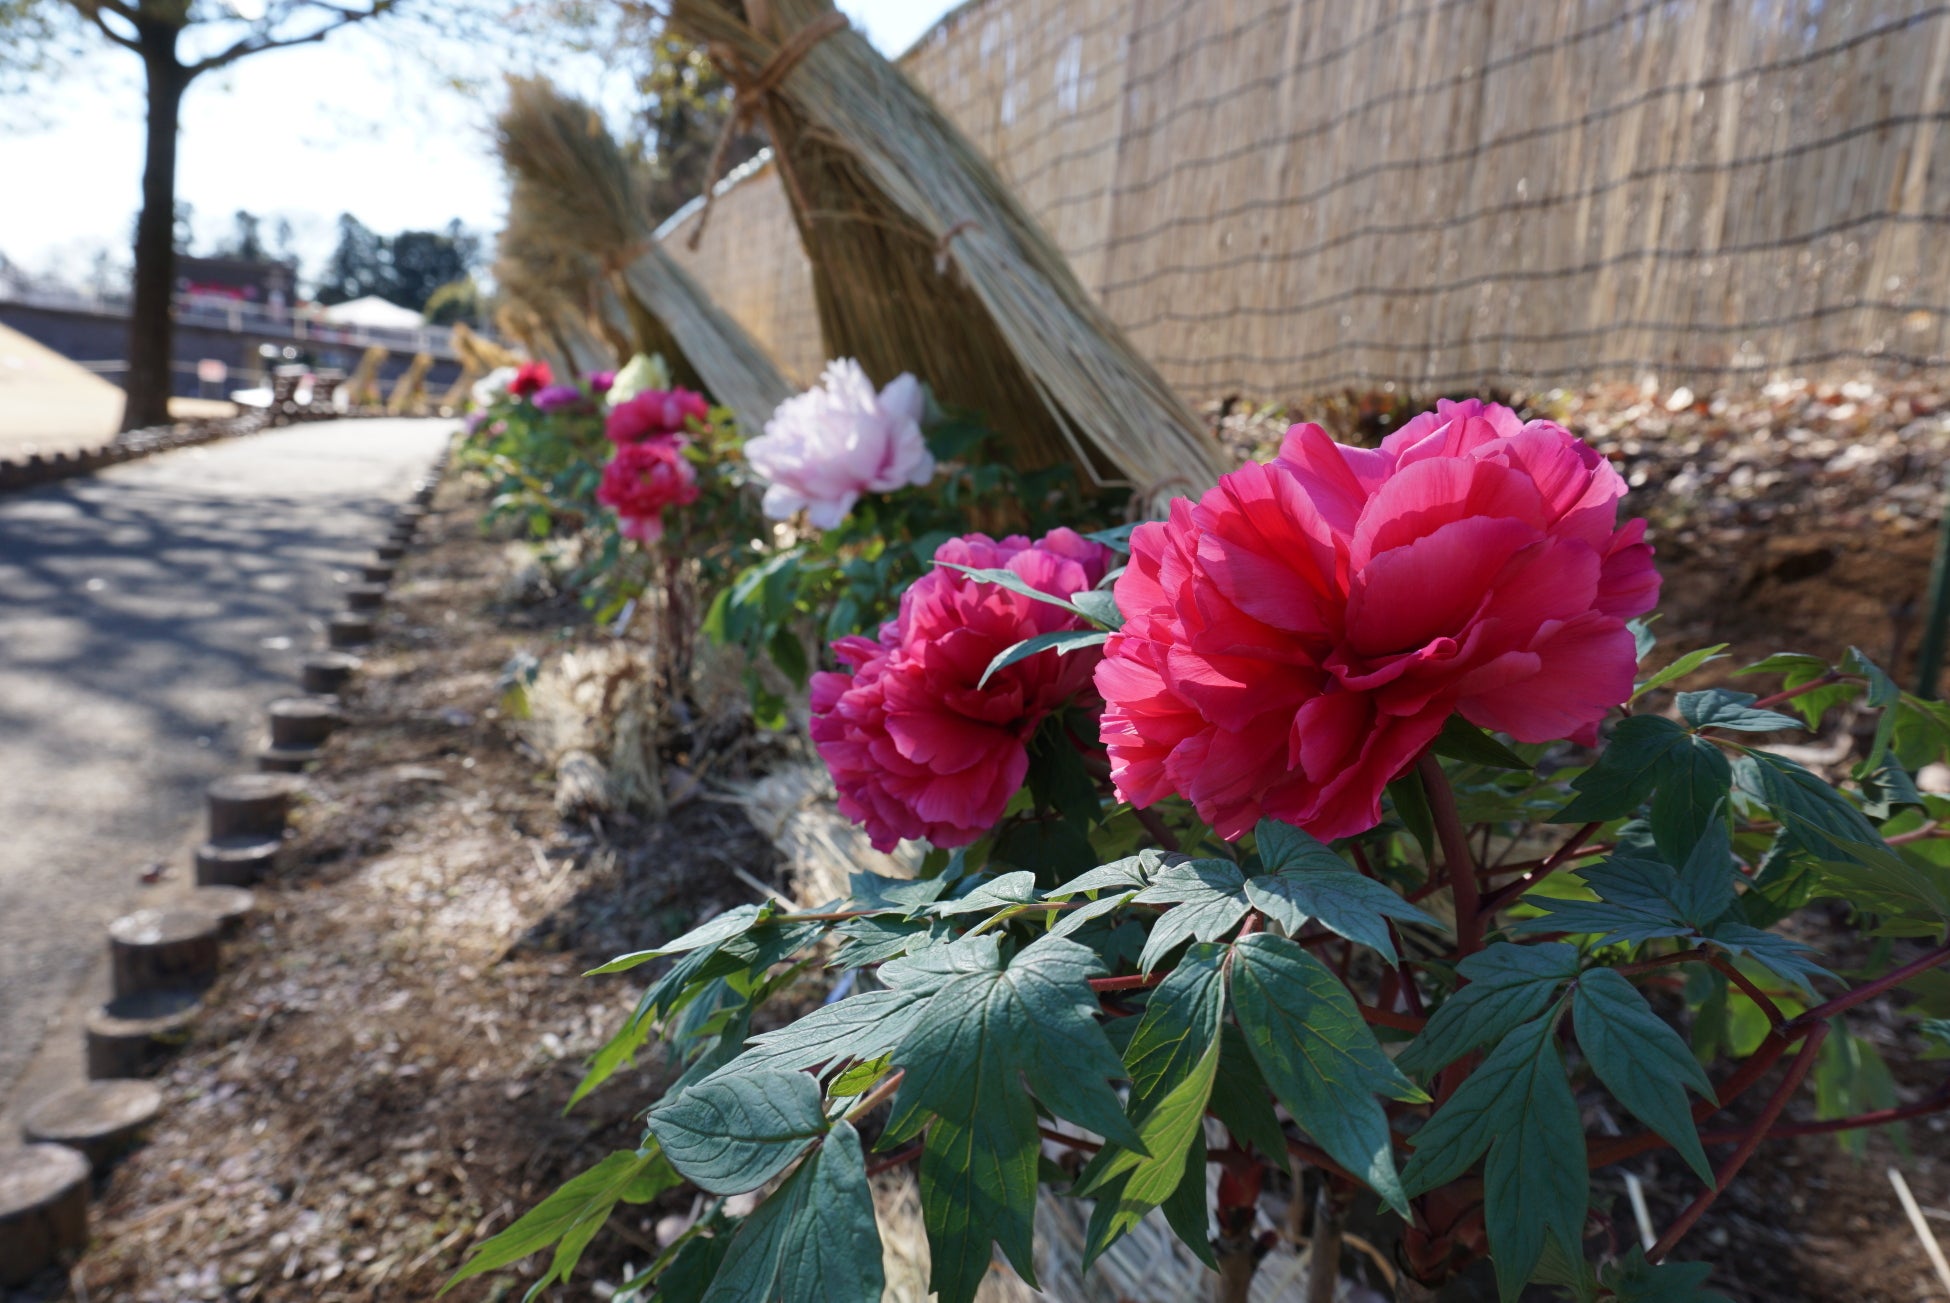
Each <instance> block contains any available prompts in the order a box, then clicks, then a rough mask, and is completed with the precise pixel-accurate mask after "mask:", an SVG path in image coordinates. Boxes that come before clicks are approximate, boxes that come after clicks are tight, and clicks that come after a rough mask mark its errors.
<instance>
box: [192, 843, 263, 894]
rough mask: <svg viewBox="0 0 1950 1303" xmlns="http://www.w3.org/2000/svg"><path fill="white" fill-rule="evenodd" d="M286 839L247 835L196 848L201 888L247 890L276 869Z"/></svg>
mask: <svg viewBox="0 0 1950 1303" xmlns="http://www.w3.org/2000/svg"><path fill="white" fill-rule="evenodd" d="M283 846H284V838H283V837H279V836H272V837H267V836H264V835H263V834H261V833H246V834H244V835H242V836H238V837H213V838H211V839H210V840H209V841H207V842H204V843H203V844H202V845H201V846H199V847H197V848H196V883H197V885H198V886H199V887H248V886H250V885H252V884H253V883H255V882H258V881H259V880H261V879H262V878H263V877H264V876H265V875H266V874H268V873H270V872H271V870H272V869H273V868H274V867H276V865H277V859H278V851H279V850H280V849H281V848H282V847H283Z"/></svg>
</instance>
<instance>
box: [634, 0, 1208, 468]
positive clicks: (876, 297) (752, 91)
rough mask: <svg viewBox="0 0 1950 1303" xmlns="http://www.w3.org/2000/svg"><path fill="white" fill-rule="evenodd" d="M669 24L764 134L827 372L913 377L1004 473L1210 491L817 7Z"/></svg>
mask: <svg viewBox="0 0 1950 1303" xmlns="http://www.w3.org/2000/svg"><path fill="white" fill-rule="evenodd" d="M670 21H671V24H672V25H673V27H675V28H677V29H678V30H680V31H682V32H683V33H684V34H685V35H687V36H690V37H692V38H694V39H696V40H699V41H701V42H703V43H704V44H705V45H706V46H707V47H708V48H709V49H710V51H711V53H712V57H713V58H714V59H715V60H716V61H717V63H718V65H719V67H720V69H721V70H722V71H723V72H724V74H725V76H726V78H727V79H728V80H729V81H730V82H731V83H732V85H733V86H735V87H737V88H738V89H739V93H740V95H741V96H742V97H743V99H744V103H743V106H742V107H744V108H745V109H746V110H747V111H750V110H751V109H752V108H753V106H754V105H755V106H756V109H757V111H759V112H762V114H763V116H764V118H765V121H766V124H767V126H768V127H769V128H770V131H771V135H772V139H773V144H774V146H775V148H776V150H777V156H778V163H779V167H780V175H781V177H782V178H783V179H784V180H785V182H786V189H787V191H788V193H789V195H790V197H791V201H792V207H793V212H794V216H795V217H796V219H797V220H798V224H799V231H800V235H801V237H802V238H803V240H804V241H805V245H806V251H807V253H808V255H809V256H810V258H811V260H812V263H813V268H814V271H813V289H814V294H815V297H816V298H817V300H818V303H819V314H820V323H821V326H822V328H823V330H824V332H825V335H826V344H827V348H828V351H829V352H833V353H843V354H851V355H853V356H855V357H858V358H859V359H860V361H861V364H862V365H863V366H865V367H866V369H867V370H868V371H869V372H870V373H871V374H873V375H874V376H876V377H877V378H880V379H885V378H887V377H889V376H891V375H893V374H894V373H895V372H898V371H903V370H912V371H914V372H916V373H917V374H919V375H920V376H921V377H922V378H923V379H925V380H927V381H928V382H929V383H930V384H931V385H932V386H933V387H934V389H935V391H936V392H937V393H938V394H939V395H940V396H941V397H942V398H943V400H944V401H946V402H948V403H950V404H954V405H958V406H967V407H972V408H975V409H977V410H980V411H982V412H984V413H985V414H986V415H987V416H988V418H989V420H990V421H991V423H992V424H993V425H995V427H996V428H997V429H998V430H999V431H1001V432H1002V434H1003V436H1004V438H1005V439H1007V440H1008V441H1009V444H1010V452H1011V454H1012V456H1013V458H1014V459H1015V460H1016V461H1017V462H1018V463H1019V464H1023V465H1047V464H1050V463H1053V462H1056V461H1059V460H1061V459H1063V458H1064V457H1065V456H1068V457H1069V458H1071V459H1073V460H1074V461H1075V462H1076V463H1077V464H1078V465H1079V466H1080V467H1082V468H1083V469H1084V470H1085V471H1086V472H1087V473H1089V474H1090V475H1091V476H1092V478H1094V479H1097V480H1098V481H1100V482H1111V481H1121V482H1124V483H1129V484H1131V485H1133V486H1135V487H1137V488H1139V489H1140V490H1142V491H1144V493H1145V495H1146V496H1147V497H1149V496H1152V495H1154V494H1155V493H1156V492H1158V491H1160V490H1162V489H1164V488H1166V487H1167V486H1168V487H1170V488H1173V489H1176V490H1178V491H1184V490H1186V489H1202V488H1204V487H1206V486H1207V485H1209V484H1210V483H1211V482H1212V481H1213V480H1215V479H1216V478H1217V477H1218V475H1219V473H1220V471H1221V469H1222V467H1221V464H1220V460H1219V457H1218V451H1217V449H1216V447H1215V446H1214V445H1213V442H1212V440H1211V439H1210V438H1209V437H1208V436H1207V435H1206V434H1205V432H1204V430H1203V428H1202V426H1201V424H1200V422H1199V420H1198V418H1197V417H1196V416H1195V415H1193V413H1192V412H1191V410H1190V409H1189V408H1188V407H1186V406H1185V404H1184V402H1183V401H1182V400H1181V399H1179V398H1178V396H1177V395H1176V394H1174V393H1173V392H1172V390H1171V389H1170V387H1169V386H1167V385H1166V384H1165V382H1164V381H1163V379H1162V378H1160V377H1159V376H1158V374H1157V373H1156V372H1155V371H1154V370H1153V369H1152V368H1151V366H1150V364H1149V363H1147V362H1146V361H1144V359H1143V358H1141V357H1140V356H1139V355H1138V354H1137V352H1136V351H1135V350H1134V349H1133V348H1132V347H1131V345H1130V343H1129V342H1128V341H1127V340H1126V339H1125V338H1124V335H1123V333H1122V332H1121V331H1120V330H1119V329H1118V327H1117V326H1116V325H1115V324H1113V323H1112V322H1111V320H1110V318H1109V317H1108V316H1106V315H1105V314H1104V312H1103V310H1102V309H1101V308H1099V307H1098V306H1097V304H1096V303H1095V302H1094V301H1093V300H1092V299H1091V298H1090V295H1089V294H1088V292H1087V291H1085V290H1084V288H1083V286H1082V284H1081V283H1079V282H1078V280H1077V278H1076V276H1075V274H1074V273H1073V272H1072V271H1071V269H1070V266H1069V264H1068V263H1067V262H1066V261H1065V260H1064V258H1063V255H1062V254H1061V253H1060V252H1059V251H1058V250H1057V248H1056V246H1055V245H1054V244H1053V243H1052V242H1051V241H1050V239H1049V237H1048V236H1047V235H1046V234H1044V232H1043V230H1042V228H1041V227H1039V226H1038V225H1037V224H1036V222H1035V220H1034V219H1033V218H1032V217H1030V215H1029V213H1028V211H1027V210H1026V209H1025V208H1024V207H1023V206H1022V204H1021V203H1020V202H1019V201H1018V200H1017V199H1016V197H1015V196H1014V194H1013V193H1011V191H1010V190H1009V188H1008V186H1007V185H1005V184H1004V183H1003V181H1002V179H1001V178H1000V177H999V176H998V175H997V174H996V172H995V170H994V169H993V168H992V167H991V166H990V165H989V163H988V161H987V160H986V159H985V158H983V157H982V155H981V154H980V153H979V152H978V151H977V150H976V149H975V147H974V146H973V145H972V144H970V143H969V141H968V139H967V138H966V137H965V136H963V135H962V133H961V131H960V129H958V128H957V127H956V126H955V125H954V124H953V123H952V122H951V121H949V119H948V118H947V117H946V116H945V115H944V114H943V113H942V112H941V111H940V110H939V109H938V108H936V107H935V105H934V103H933V102H932V101H931V100H929V99H928V98H927V96H925V95H924V94H922V93H921V92H920V91H919V90H918V89H916V88H915V87H914V85H913V84H912V83H911V82H909V81H908V80H907V79H906V78H905V77H904V76H902V75H901V73H900V72H899V71H898V70H897V69H896V68H894V66H893V65H892V64H890V63H888V62H887V61H886V60H885V59H883V58H882V57H881V56H880V55H879V54H878V53H877V52H876V51H875V50H874V48H873V47H872V46H871V45H869V44H868V43H867V41H866V39H865V38H864V37H862V36H860V35H859V34H858V33H856V32H853V31H851V30H849V29H847V28H846V27H845V24H844V22H843V20H840V19H839V18H838V16H837V15H836V13H835V11H834V9H833V6H832V4H831V3H830V2H829V0H769V2H768V3H765V4H763V5H761V4H759V3H758V2H757V0H752V2H751V3H749V4H743V3H740V2H739V0H672V5H671V16H670ZM951 264H952V266H953V267H954V268H957V269H959V272H960V275H959V276H951V275H949V274H947V272H948V269H949V267H950V265H951Z"/></svg>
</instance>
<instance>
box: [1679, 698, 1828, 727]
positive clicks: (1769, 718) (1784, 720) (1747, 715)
mask: <svg viewBox="0 0 1950 1303" xmlns="http://www.w3.org/2000/svg"><path fill="white" fill-rule="evenodd" d="M1678 701H1679V714H1680V717H1681V718H1683V719H1684V720H1685V721H1686V722H1687V723H1688V724H1691V725H1692V726H1693V727H1694V728H1723V729H1728V730H1730V731H1732V732H1736V733H1778V732H1781V731H1782V730H1784V729H1797V730H1798V729H1800V727H1801V721H1800V720H1798V719H1796V718H1795V717H1794V716H1792V715H1783V714H1781V713H1780V712H1779V711H1774V710H1759V709H1756V708H1755V706H1754V701H1755V697H1754V694H1753V693H1751V692H1734V691H1732V690H1731V689H1728V688H1708V689H1707V690H1706V691H1704V692H1682V693H1680V694H1679V698H1678Z"/></svg>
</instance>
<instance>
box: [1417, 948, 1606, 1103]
mask: <svg viewBox="0 0 1950 1303" xmlns="http://www.w3.org/2000/svg"><path fill="white" fill-rule="evenodd" d="M1456 971H1457V973H1459V974H1460V975H1462V976H1463V977H1465V978H1467V979H1469V985H1467V986H1463V987H1460V988H1458V989H1457V991H1456V993H1455V994H1454V995H1451V996H1450V997H1449V998H1448V999H1447V1000H1444V1001H1443V1002H1442V1004H1441V1006H1440V1007H1439V1008H1437V1009H1436V1011H1435V1013H1433V1014H1432V1015H1430V1017H1429V1021H1428V1025H1427V1026H1425V1027H1424V1028H1422V1031H1421V1034H1420V1035H1418V1036H1416V1038H1415V1039H1414V1040H1413V1041H1410V1042H1409V1044H1408V1047H1407V1048H1406V1049H1404V1050H1403V1051H1402V1052H1401V1053H1400V1054H1399V1055H1397V1056H1396V1058H1395V1066H1396V1067H1398V1068H1400V1069H1401V1070H1402V1071H1404V1072H1409V1073H1413V1074H1415V1075H1416V1076H1418V1077H1428V1076H1430V1075H1432V1074H1433V1073H1435V1072H1438V1071H1440V1070H1441V1069H1443V1068H1446V1067H1448V1066H1449V1065H1450V1064H1451V1063H1453V1062H1455V1061H1456V1060H1457V1059H1459V1058H1461V1057H1462V1056H1463V1055H1465V1054H1467V1053H1469V1052H1470V1051H1471V1050H1477V1049H1481V1048H1482V1047H1483V1046H1485V1045H1492V1044H1495V1043H1497V1042H1499V1041H1501V1040H1502V1039H1503V1038H1504V1037H1505V1036H1507V1035H1509V1034H1510V1032H1512V1031H1513V1030H1515V1029H1516V1028H1517V1027H1520V1026H1522V1025H1523V1024H1524V1023H1527V1022H1529V1021H1530V1020H1531V1019H1532V1018H1535V1017H1536V1016H1537V1015H1538V1014H1540V1013H1542V1012H1543V1011H1544V1008H1545V1006H1546V1005H1548V1004H1549V1003H1550V1002H1551V999H1552V997H1553V996H1555V995H1556V994H1557V989H1558V988H1559V987H1560V986H1562V985H1564V983H1566V982H1568V981H1571V980H1572V979H1573V978H1575V977H1577V975H1578V950H1577V947H1576V946H1572V945H1566V944H1565V943H1564V942H1562V941H1547V942H1545V943H1543V944H1541V945H1522V946H1519V945H1511V944H1509V943H1508V942H1502V941H1499V942H1497V943H1495V944H1494V945H1490V946H1486V947H1485V948H1483V949H1482V950H1479V951H1477V952H1476V953H1475V954H1473V955H1471V956H1469V957H1468V958H1467V959H1465V960H1463V961H1462V962H1461V963H1460V964H1458V965H1456Z"/></svg>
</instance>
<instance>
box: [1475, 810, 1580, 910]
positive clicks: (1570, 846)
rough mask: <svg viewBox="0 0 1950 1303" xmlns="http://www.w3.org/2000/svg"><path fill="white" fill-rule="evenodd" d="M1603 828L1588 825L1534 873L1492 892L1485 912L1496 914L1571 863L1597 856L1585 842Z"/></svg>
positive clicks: (1484, 904) (1484, 906)
mask: <svg viewBox="0 0 1950 1303" xmlns="http://www.w3.org/2000/svg"><path fill="white" fill-rule="evenodd" d="M1603 826H1604V825H1603V824H1601V823H1588V824H1586V825H1585V826H1584V827H1582V828H1580V829H1578V830H1577V831H1576V832H1574V833H1572V834H1571V836H1570V839H1569V840H1567V841H1566V842H1565V843H1564V844H1563V845H1562V846H1560V847H1558V848H1557V849H1556V850H1555V851H1553V852H1552V853H1551V855H1550V856H1549V857H1548V858H1547V859H1545V861H1544V862H1543V863H1542V864H1539V865H1538V866H1537V869H1536V871H1535V872H1534V873H1527V874H1525V875H1524V876H1523V877H1521V878H1518V879H1517V880H1516V881H1515V882H1509V883H1505V884H1504V885H1503V886H1501V887H1498V888H1497V889H1496V890H1495V891H1493V892H1491V893H1490V895H1489V898H1488V899H1487V900H1485V901H1484V902H1483V910H1484V912H1485V913H1491V914H1493V913H1495V912H1496V911H1497V910H1499V909H1502V908H1503V907H1504V906H1505V905H1507V904H1509V903H1510V902H1511V901H1513V900H1515V899H1516V898H1517V897H1518V896H1521V895H1523V893H1524V892H1526V891H1529V890H1530V889H1531V888H1532V887H1534V886H1536V885H1537V884H1538V883H1540V882H1542V881H1543V880H1544V879H1545V878H1548V877H1549V876H1550V875H1551V874H1553V873H1555V872H1557V871H1558V870H1559V869H1561V868H1563V867H1564V866H1565V865H1566V864H1569V863H1570V862H1571V861H1573V860H1578V859H1583V858H1584V857H1585V856H1587V855H1593V854H1596V853H1597V850H1596V849H1595V848H1593V847H1588V846H1586V845H1585V844H1584V842H1585V839H1586V838H1587V837H1589V836H1591V834H1592V833H1594V832H1597V831H1598V829H1599V828H1601V827H1603Z"/></svg>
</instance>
